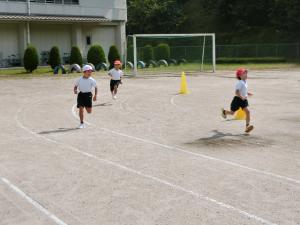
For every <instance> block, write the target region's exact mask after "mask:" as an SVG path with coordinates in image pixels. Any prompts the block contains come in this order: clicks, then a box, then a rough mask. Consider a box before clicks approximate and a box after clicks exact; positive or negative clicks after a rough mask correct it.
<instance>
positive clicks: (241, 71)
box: [235, 68, 248, 77]
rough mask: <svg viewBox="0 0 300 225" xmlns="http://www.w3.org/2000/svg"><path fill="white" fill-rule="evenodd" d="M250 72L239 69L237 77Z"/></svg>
mask: <svg viewBox="0 0 300 225" xmlns="http://www.w3.org/2000/svg"><path fill="white" fill-rule="evenodd" d="M247 72H248V70H246V69H244V68H239V69H237V71H236V73H235V75H236V77H241V76H242V75H243V74H245V73H247Z"/></svg>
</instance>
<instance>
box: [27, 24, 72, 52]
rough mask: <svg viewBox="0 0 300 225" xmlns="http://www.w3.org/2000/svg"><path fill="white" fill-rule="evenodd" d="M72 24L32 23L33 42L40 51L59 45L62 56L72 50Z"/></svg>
mask: <svg viewBox="0 0 300 225" xmlns="http://www.w3.org/2000/svg"><path fill="white" fill-rule="evenodd" d="M71 30H72V27H71V25H64V24H59V25H57V24H30V33H31V34H30V35H31V44H33V45H34V46H35V47H36V48H37V49H38V51H39V52H41V51H49V50H50V49H51V48H52V47H53V46H57V47H58V48H59V50H60V54H61V56H63V54H64V53H70V51H71Z"/></svg>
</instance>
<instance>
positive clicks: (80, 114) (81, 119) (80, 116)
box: [79, 106, 84, 123]
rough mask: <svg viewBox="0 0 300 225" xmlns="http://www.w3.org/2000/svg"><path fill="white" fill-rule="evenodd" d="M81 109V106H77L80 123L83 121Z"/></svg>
mask: <svg viewBox="0 0 300 225" xmlns="http://www.w3.org/2000/svg"><path fill="white" fill-rule="evenodd" d="M83 109H84V108H83V107H81V106H80V107H79V118H80V122H81V123H83Z"/></svg>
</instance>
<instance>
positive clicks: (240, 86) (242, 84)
mask: <svg viewBox="0 0 300 225" xmlns="http://www.w3.org/2000/svg"><path fill="white" fill-rule="evenodd" d="M235 90H239V92H240V95H241V96H242V97H243V98H247V97H248V83H247V81H244V80H239V81H238V82H237V84H236V85H235Z"/></svg>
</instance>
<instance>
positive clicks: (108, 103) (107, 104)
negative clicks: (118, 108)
mask: <svg viewBox="0 0 300 225" xmlns="http://www.w3.org/2000/svg"><path fill="white" fill-rule="evenodd" d="M111 105H112V103H111V102H105V103H101V104H95V105H93V107H101V106H111Z"/></svg>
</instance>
